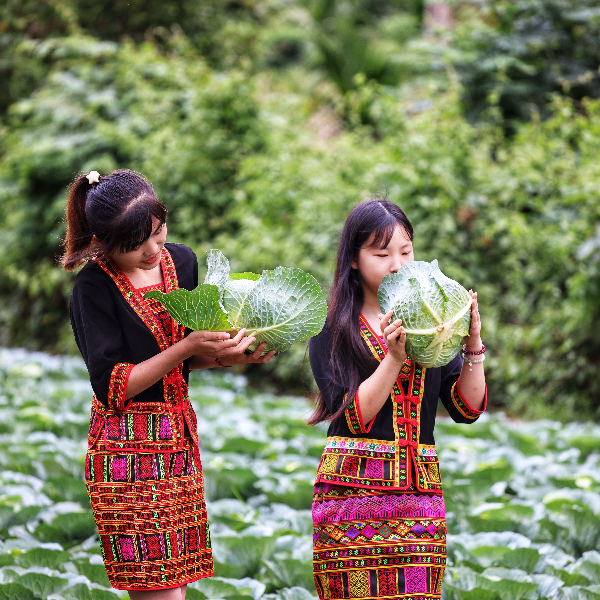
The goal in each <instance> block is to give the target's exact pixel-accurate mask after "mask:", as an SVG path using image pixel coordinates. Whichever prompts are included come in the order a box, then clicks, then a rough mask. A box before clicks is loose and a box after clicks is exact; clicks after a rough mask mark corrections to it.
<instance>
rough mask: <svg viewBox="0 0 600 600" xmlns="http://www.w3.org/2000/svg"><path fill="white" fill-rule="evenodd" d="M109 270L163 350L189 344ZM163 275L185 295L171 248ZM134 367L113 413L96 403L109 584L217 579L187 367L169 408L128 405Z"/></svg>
mask: <svg viewBox="0 0 600 600" xmlns="http://www.w3.org/2000/svg"><path fill="white" fill-rule="evenodd" d="M101 266H102V268H103V269H104V270H105V272H106V273H108V274H109V275H110V277H111V278H112V279H113V281H114V282H115V284H116V285H117V287H118V289H119V290H120V291H121V293H122V295H123V297H124V298H125V300H126V301H127V302H128V303H129V305H130V306H131V307H132V308H133V310H134V311H135V312H136V314H137V315H138V316H139V317H140V319H141V320H142V322H143V323H144V324H146V326H147V327H148V328H149V329H150V330H151V331H152V333H153V334H154V337H155V339H156V340H157V342H158V344H159V347H160V348H161V349H163V350H164V349H166V348H168V347H169V346H170V345H171V344H173V343H175V342H177V341H178V340H180V339H183V336H184V333H185V330H184V328H182V327H180V326H178V325H177V324H176V323H175V322H174V321H173V320H172V319H171V317H170V316H169V315H168V313H166V311H165V310H164V308H163V307H162V305H160V303H148V302H147V301H146V300H144V298H143V295H142V294H141V293H140V290H136V289H134V288H132V286H131V283H130V282H129V280H128V279H127V278H126V277H125V276H124V275H123V273H122V272H121V271H120V269H118V267H116V265H114V264H113V263H112V262H110V261H105V262H103V263H102V264H101ZM162 268H163V273H164V276H165V286H164V289H165V291H170V290H172V289H177V287H178V283H177V274H176V271H175V267H174V264H173V261H172V259H171V257H170V254H169V252H168V251H167V250H166V249H163V253H162ZM131 368H133V365H127V364H126V363H123V364H118V365H116V367H115V369H114V371H113V378H112V379H113V380H112V381H111V391H110V395H111V397H110V398H109V402H108V406H104V405H103V404H102V403H100V402H99V401H98V399H97V398H96V397H94V399H93V402H92V413H91V419H90V430H89V436H88V453H87V456H86V461H85V479H86V486H87V491H88V495H89V499H90V504H91V506H92V510H93V513H94V518H95V520H96V525H97V526H98V533H99V535H100V544H101V549H102V555H103V557H104V565H105V567H106V572H107V574H108V579H109V581H110V584H111V585H112V586H113V587H114V588H117V589H124V590H152V589H154V590H157V589H168V588H176V587H180V586H182V585H184V584H186V583H190V582H192V581H196V580H197V579H200V578H201V577H209V576H211V575H213V573H214V571H213V559H212V550H211V543H210V533H209V527H208V518H207V514H206V505H205V501H204V480H203V477H202V465H201V462H200V454H199V451H198V445H197V443H198V438H197V433H196V417H195V415H194V411H193V408H192V405H191V403H190V400H189V397H188V395H187V384H186V383H185V380H184V378H183V375H182V365H181V364H180V365H178V366H177V367H175V368H174V369H173V370H172V371H171V372H170V373H168V374H167V375H166V376H165V377H163V389H164V393H163V397H162V398H161V399H160V400H161V401H157V402H129V403H128V404H125V401H124V396H125V393H126V387H127V386H126V384H127V377H128V376H129V372H130V371H131ZM184 421H185V422H186V423H187V426H188V430H189V432H190V435H191V437H189V436H188V437H186V436H185V431H186V430H185V427H184Z"/></svg>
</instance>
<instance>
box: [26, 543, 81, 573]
mask: <svg viewBox="0 0 600 600" xmlns="http://www.w3.org/2000/svg"><path fill="white" fill-rule="evenodd" d="M70 558H71V555H70V553H69V552H65V551H64V550H50V549H48V548H32V549H31V550H29V551H28V552H23V553H22V554H19V555H18V556H17V558H16V561H15V562H16V564H18V565H19V566H20V567H25V568H27V567H32V566H36V567H48V568H49V569H57V568H58V567H59V566H60V565H62V564H63V563H65V562H67V561H68V560H70Z"/></svg>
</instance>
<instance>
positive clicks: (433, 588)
mask: <svg viewBox="0 0 600 600" xmlns="http://www.w3.org/2000/svg"><path fill="white" fill-rule="evenodd" d="M312 514H313V525H314V529H313V540H314V552H313V565H314V577H315V586H316V588H317V592H318V594H319V598H321V599H323V600H329V599H330V598H331V599H333V598H340V599H350V598H361V599H369V598H402V599H404V600H429V599H431V598H440V596H441V592H442V579H443V577H444V568H445V566H446V516H445V507H444V498H443V496H442V495H440V494H425V493H422V492H418V491H416V490H409V491H406V492H395V493H394V492H391V491H385V490H384V491H380V490H369V489H364V488H356V487H348V486H341V485H332V484H329V483H318V484H317V485H316V487H315V493H314V497H313V506H312Z"/></svg>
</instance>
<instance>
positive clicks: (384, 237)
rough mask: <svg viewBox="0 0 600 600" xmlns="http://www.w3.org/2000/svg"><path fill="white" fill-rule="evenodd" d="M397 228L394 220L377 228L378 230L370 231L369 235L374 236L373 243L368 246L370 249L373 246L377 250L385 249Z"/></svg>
mask: <svg viewBox="0 0 600 600" xmlns="http://www.w3.org/2000/svg"><path fill="white" fill-rule="evenodd" d="M398 226H399V223H398V222H397V221H396V220H395V219H394V220H393V221H390V222H389V223H387V224H386V225H384V226H383V227H379V228H378V229H375V231H372V232H371V234H370V235H373V234H374V236H373V242H372V243H371V244H370V246H371V247H373V246H375V247H377V248H382V249H383V248H387V247H388V244H389V243H390V241H391V240H392V237H393V235H394V231H396V228H397V227H398Z"/></svg>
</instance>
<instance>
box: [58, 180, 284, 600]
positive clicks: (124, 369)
mask: <svg viewBox="0 0 600 600" xmlns="http://www.w3.org/2000/svg"><path fill="white" fill-rule="evenodd" d="M166 213H167V211H166V209H165V207H164V206H163V204H162V203H161V202H160V201H159V200H158V199H157V197H156V195H155V193H154V189H153V188H152V185H151V184H150V183H149V182H148V181H147V180H146V179H145V178H144V177H143V176H142V175H140V174H139V173H135V172H133V171H128V170H119V171H114V172H113V173H111V174H110V175H105V176H100V175H99V174H98V173H97V172H96V171H92V172H91V173H89V174H87V175H82V176H80V177H78V178H77V179H76V180H75V182H74V183H73V185H72V187H71V191H70V195H69V199H68V204H67V235H66V238H65V242H64V244H65V246H66V252H65V254H64V256H63V258H62V264H63V267H64V268H65V269H67V270H73V269H74V268H76V267H77V266H79V265H80V264H82V263H87V264H85V266H84V267H83V268H82V269H81V270H80V271H79V273H78V275H77V278H76V280H75V285H74V287H73V294H72V296H71V324H72V326H73V332H74V334H75V340H76V342H77V345H78V347H79V350H80V351H81V354H82V355H83V358H84V360H85V363H86V365H87V368H88V371H89V374H90V380H91V383H92V388H93V390H94V398H93V403H92V414H91V421H90V431H89V437H88V453H87V458H86V463H85V478H86V484H87V490H88V494H89V498H90V503H91V505H92V510H93V512H94V517H95V519H96V524H97V526H98V532H99V534H100V543H101V546H102V553H103V556H104V564H105V566H106V572H107V574H108V578H109V581H110V583H111V585H112V586H113V587H115V588H117V589H124V590H129V595H130V597H131V599H132V600H142V599H143V600H184V599H185V590H186V584H187V583H190V582H192V581H195V580H197V579H199V578H201V577H209V576H210V575H212V574H213V561H212V553H211V545H210V535H209V530H208V522H207V517H206V507H205V503H204V494H203V479H202V466H201V464H200V455H199V452H198V436H197V432H196V417H195V415H194V410H193V408H192V405H191V404H190V399H189V397H188V393H187V389H188V388H187V381H188V376H189V372H190V371H191V370H192V369H204V368H211V367H216V366H232V365H234V364H239V363H247V362H254V363H265V362H268V361H269V360H270V359H271V358H272V357H273V354H274V352H270V353H268V354H267V355H266V356H265V357H263V358H261V353H262V351H263V350H264V345H263V344H261V346H259V347H258V348H257V350H256V352H254V353H253V354H246V353H245V350H246V349H247V348H248V346H249V345H250V344H251V343H252V342H253V341H254V338H252V337H246V336H245V335H244V334H245V331H244V330H241V331H240V332H239V333H238V335H236V336H235V337H233V338H232V337H230V335H229V334H228V333H223V332H211V331H193V332H190V331H186V330H185V328H184V327H182V326H180V325H178V324H177V323H176V322H175V321H173V319H171V317H170V316H169V314H168V313H167V312H166V311H165V310H164V308H163V307H162V305H161V304H160V303H159V302H156V301H153V300H149V299H145V298H144V292H147V291H148V290H161V291H164V292H170V291H171V290H174V289H177V288H180V287H181V288H185V289H188V290H192V289H194V288H195V287H196V286H197V285H198V263H197V260H196V256H195V255H194V253H193V252H192V251H191V250H190V249H189V248H187V247H186V246H183V245H182V244H169V243H166V237H167V225H166V223H165V219H166Z"/></svg>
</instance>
